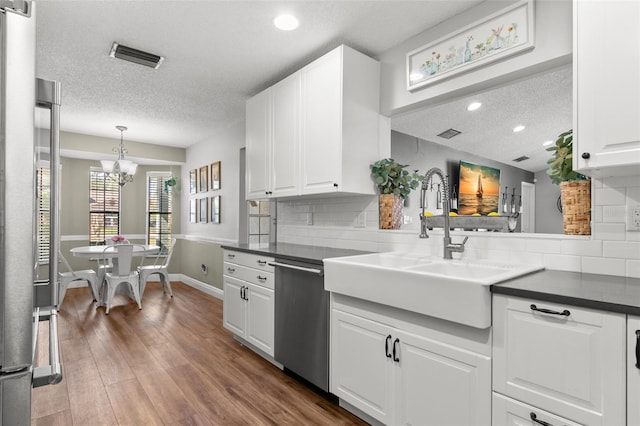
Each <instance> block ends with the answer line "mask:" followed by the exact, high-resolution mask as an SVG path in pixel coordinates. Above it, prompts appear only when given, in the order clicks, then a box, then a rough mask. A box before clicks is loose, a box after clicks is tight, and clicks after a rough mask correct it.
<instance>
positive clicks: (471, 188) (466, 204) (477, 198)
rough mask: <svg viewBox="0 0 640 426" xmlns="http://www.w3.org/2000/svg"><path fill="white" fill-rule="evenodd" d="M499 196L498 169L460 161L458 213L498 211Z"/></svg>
mask: <svg viewBox="0 0 640 426" xmlns="http://www.w3.org/2000/svg"><path fill="white" fill-rule="evenodd" d="M499 198H500V169H496V168H495V167H489V166H481V165H479V164H474V163H469V162H466V161H460V180H459V182H458V214H460V215H470V214H476V213H478V214H481V215H487V214H489V213H498V212H499V205H500V202H499V201H500V200H499Z"/></svg>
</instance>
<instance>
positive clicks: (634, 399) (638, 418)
mask: <svg viewBox="0 0 640 426" xmlns="http://www.w3.org/2000/svg"><path fill="white" fill-rule="evenodd" d="M639 334H640V317H634V316H631V315H629V316H628V317H627V424H628V425H640V359H639V358H640V336H639Z"/></svg>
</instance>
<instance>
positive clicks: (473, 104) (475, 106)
mask: <svg viewBox="0 0 640 426" xmlns="http://www.w3.org/2000/svg"><path fill="white" fill-rule="evenodd" d="M481 106H482V103H480V102H471V103H470V104H469V106H468V107H467V111H475V110H477V109H478V108H480V107H481Z"/></svg>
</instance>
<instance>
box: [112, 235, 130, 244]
mask: <svg viewBox="0 0 640 426" xmlns="http://www.w3.org/2000/svg"><path fill="white" fill-rule="evenodd" d="M111 241H113V242H114V243H122V242H124V241H126V238H125V237H123V236H122V235H114V236H113V237H111Z"/></svg>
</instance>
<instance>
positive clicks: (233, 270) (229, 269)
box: [227, 268, 236, 272]
mask: <svg viewBox="0 0 640 426" xmlns="http://www.w3.org/2000/svg"><path fill="white" fill-rule="evenodd" d="M235 271H236V270H235V269H234V268H227V272H235Z"/></svg>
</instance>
